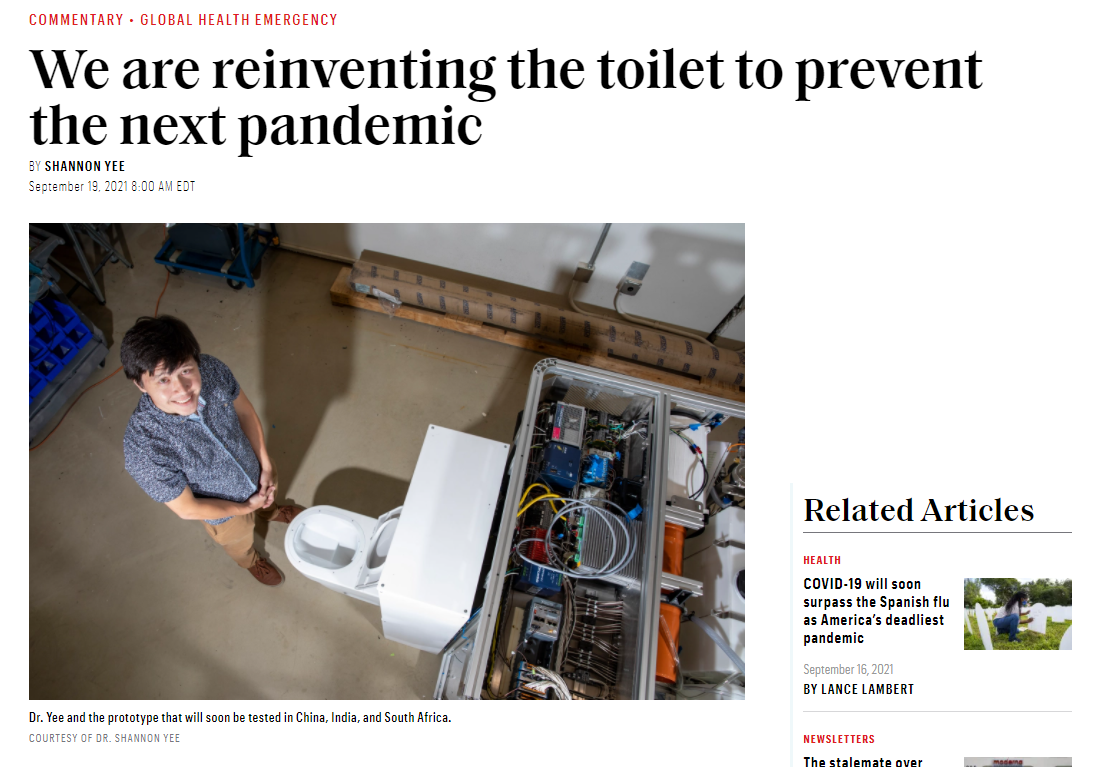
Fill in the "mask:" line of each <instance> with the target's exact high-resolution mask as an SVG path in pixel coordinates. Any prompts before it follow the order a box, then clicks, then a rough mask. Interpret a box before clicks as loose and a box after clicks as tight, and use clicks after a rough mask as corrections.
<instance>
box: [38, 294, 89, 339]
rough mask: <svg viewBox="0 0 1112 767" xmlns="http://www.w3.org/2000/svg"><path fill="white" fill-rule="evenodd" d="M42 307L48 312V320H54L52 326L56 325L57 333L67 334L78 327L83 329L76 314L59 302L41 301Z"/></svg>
mask: <svg viewBox="0 0 1112 767" xmlns="http://www.w3.org/2000/svg"><path fill="white" fill-rule="evenodd" d="M43 305H44V306H45V307H46V308H47V310H48V311H49V312H50V318H51V319H52V320H54V324H55V325H57V327H58V332H59V333H67V332H69V331H70V330H72V329H73V328H75V327H77V326H78V325H81V327H85V326H84V324H83V323H82V322H81V320H80V319H78V317H77V312H75V311H74V310H73V309H71V308H70V307H69V306H67V305H66V304H64V303H62V302H61V301H54V300H50V301H49V302H47V301H43Z"/></svg>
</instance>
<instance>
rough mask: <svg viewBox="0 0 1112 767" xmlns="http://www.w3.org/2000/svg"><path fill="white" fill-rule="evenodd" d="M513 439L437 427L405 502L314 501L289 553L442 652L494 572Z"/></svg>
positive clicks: (391, 625)
mask: <svg viewBox="0 0 1112 767" xmlns="http://www.w3.org/2000/svg"><path fill="white" fill-rule="evenodd" d="M509 447H510V446H509V445H506V444H504V443H501V442H495V441H493V440H489V439H485V438H483V437H477V436H474V435H471V434H464V433H462V432H458V431H453V430H451V429H445V428H443V427H441V426H429V428H428V431H427V432H426V433H425V441H424V444H423V446H422V447H421V454H420V456H418V458H417V466H416V467H415V468H414V470H413V477H412V479H411V480H410V484H409V490H408V491H407V493H406V496H405V502H404V503H403V504H402V505H401V506H399V507H398V508H396V509H394V510H393V511H391V512H389V513H387V514H383V515H382V516H381V517H379V518H378V519H371V518H370V517H366V516H363V515H362V514H356V513H355V512H353V511H345V510H343V509H338V508H336V507H335V506H314V507H313V508H311V509H306V510H305V511H303V512H301V513H300V514H298V515H297V517H295V518H294V520H293V522H292V523H290V526H289V529H288V530H287V531H286V556H287V557H289V560H290V563H291V564H292V565H293V566H294V567H296V568H297V569H298V570H299V571H300V572H301V574H302V575H304V576H305V577H306V578H309V579H311V580H314V581H316V582H317V583H320V584H322V585H324V586H327V587H328V588H330V589H332V590H334V591H339V592H340V593H341V594H346V595H348V596H350V597H355V598H356V599H361V600H363V601H364V602H370V603H371V604H375V605H378V606H379V607H380V608H381V609H382V633H383V636H384V637H386V638H387V639H391V640H394V641H396V642H400V643H402V644H406V645H409V646H410V647H416V648H418V649H421V650H426V651H427V652H434V653H438V652H440V651H441V650H443V649H444V647H445V645H447V644H448V642H449V641H450V640H451V639H452V638H453V637H454V636H455V635H456V634H457V633H458V632H459V631H460V630H461V629H462V628H463V626H464V624H465V623H466V622H467V620H468V619H469V617H470V616H471V615H472V614H473V613H474V612H475V599H476V595H477V594H478V593H479V591H478V590H479V587H480V580H483V581H484V582H485V578H486V576H487V575H488V573H487V572H484V571H482V563H483V559H484V553H485V552H486V549H487V544H488V541H489V539H490V535H491V525H492V523H493V521H494V518H495V508H494V507H495V503H496V501H497V500H498V489H499V486H500V484H501V481H502V474H503V472H504V471H505V468H506V463H507V458H508V457H509ZM499 572H500V571H499Z"/></svg>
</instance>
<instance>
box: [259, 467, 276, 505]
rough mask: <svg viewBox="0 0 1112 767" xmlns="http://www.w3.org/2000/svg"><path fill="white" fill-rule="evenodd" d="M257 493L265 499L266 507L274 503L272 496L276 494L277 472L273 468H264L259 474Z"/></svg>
mask: <svg viewBox="0 0 1112 767" xmlns="http://www.w3.org/2000/svg"><path fill="white" fill-rule="evenodd" d="M259 492H260V493H262V494H263V495H264V496H265V497H266V503H265V504H264V508H265V507H266V506H270V505H271V504H273V503H274V496H275V494H276V493H277V492H278V472H277V471H275V470H274V467H273V466H264V467H262V470H261V471H260V472H259Z"/></svg>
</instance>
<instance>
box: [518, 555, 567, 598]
mask: <svg viewBox="0 0 1112 767" xmlns="http://www.w3.org/2000/svg"><path fill="white" fill-rule="evenodd" d="M562 579H563V576H562V575H560V573H557V572H553V571H552V570H546V569H545V568H543V567H537V566H536V565H534V564H533V563H531V562H526V563H525V564H524V565H523V566H522V568H521V574H520V575H519V576H517V578H516V579H515V580H514V588H515V589H517V590H518V591H524V592H525V593H527V594H532V595H533V596H537V597H550V596H553V595H554V594H559V593H560V584H561V582H562Z"/></svg>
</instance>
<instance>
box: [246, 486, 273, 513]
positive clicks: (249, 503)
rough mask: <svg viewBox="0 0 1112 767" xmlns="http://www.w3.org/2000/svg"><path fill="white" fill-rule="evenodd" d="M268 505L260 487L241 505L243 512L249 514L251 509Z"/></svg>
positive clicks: (254, 509) (263, 507)
mask: <svg viewBox="0 0 1112 767" xmlns="http://www.w3.org/2000/svg"><path fill="white" fill-rule="evenodd" d="M269 505H270V504H269V503H267V500H266V493H265V492H263V490H262V488H261V487H260V488H259V489H258V490H256V491H255V494H254V495H252V496H251V497H250V498H248V499H247V500H246V501H244V503H243V506H244V509H245V511H244V512H243V513H244V514H250V513H251V512H252V511H256V510H257V509H265V508H266V507H267V506H269Z"/></svg>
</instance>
